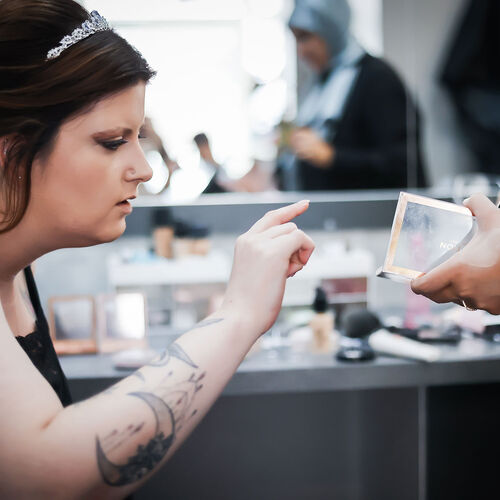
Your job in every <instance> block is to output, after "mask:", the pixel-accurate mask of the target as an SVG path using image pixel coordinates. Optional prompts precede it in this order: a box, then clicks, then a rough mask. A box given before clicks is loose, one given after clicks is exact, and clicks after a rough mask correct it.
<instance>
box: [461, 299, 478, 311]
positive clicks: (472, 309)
mask: <svg viewBox="0 0 500 500" xmlns="http://www.w3.org/2000/svg"><path fill="white" fill-rule="evenodd" d="M460 300H461V301H462V304H463V306H464V307H465V309H467V311H477V309H476V308H475V307H470V306H468V305H467V302H465V300H464V299H460Z"/></svg>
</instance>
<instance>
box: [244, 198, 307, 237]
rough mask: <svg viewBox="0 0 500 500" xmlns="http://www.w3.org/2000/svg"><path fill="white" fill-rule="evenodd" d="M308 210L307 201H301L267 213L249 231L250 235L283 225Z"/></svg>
mask: <svg viewBox="0 0 500 500" xmlns="http://www.w3.org/2000/svg"><path fill="white" fill-rule="evenodd" d="M308 208H309V200H302V201H299V202H297V203H294V204H293V205H287V206H285V207H282V208H278V209H277V210H272V211H271V212H267V214H266V215H264V217H262V219H259V220H258V221H257V222H256V223H255V224H254V225H253V226H252V227H251V228H250V230H249V232H250V233H261V232H262V231H265V230H266V229H269V228H271V227H273V226H277V225H279V224H285V223H287V222H289V221H291V220H292V219H294V218H295V217H297V216H299V215H301V214H303V213H304V212H305V211H306V210H307V209H308Z"/></svg>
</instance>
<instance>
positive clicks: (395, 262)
mask: <svg viewBox="0 0 500 500" xmlns="http://www.w3.org/2000/svg"><path fill="white" fill-rule="evenodd" d="M476 228H477V225H476V221H475V218H474V217H473V216H472V213H471V211H470V210H469V209H468V208H466V207H463V206H459V205H455V204H454V203H449V202H446V201H440V200H435V199H433V198H427V197H425V196H419V195H414V194H409V193H400V195H399V200H398V205H397V207H396V213H395V215H394V221H393V223H392V231H391V239H390V241H389V246H388V249H387V254H386V257H385V262H384V265H383V266H382V267H381V268H380V269H379V270H378V271H377V276H379V277H381V278H389V279H392V280H394V281H398V282H404V283H406V282H408V281H410V280H412V279H414V278H417V277H418V276H420V275H421V274H422V273H426V272H428V271H430V270H431V269H434V268H435V267H436V266H438V265H439V264H441V263H443V262H445V261H446V260H448V259H449V258H450V257H451V256H452V255H454V254H455V253H457V252H458V251H460V250H461V249H462V248H463V247H464V246H465V245H466V244H467V243H469V241H470V240H471V239H472V238H473V236H474V234H475V233H476Z"/></svg>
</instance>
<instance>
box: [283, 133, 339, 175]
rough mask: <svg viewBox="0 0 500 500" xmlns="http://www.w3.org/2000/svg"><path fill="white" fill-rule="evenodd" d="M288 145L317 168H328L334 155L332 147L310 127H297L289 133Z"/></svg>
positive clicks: (302, 158)
mask: <svg viewBox="0 0 500 500" xmlns="http://www.w3.org/2000/svg"><path fill="white" fill-rule="evenodd" d="M290 146H291V148H292V150H293V152H294V153H295V154H296V155H297V156H298V157H299V158H300V159H301V160H304V161H307V162H309V163H312V164H313V165H315V166H316V167H318V168H329V167H331V165H332V162H333V159H334V157H335V150H334V149H333V147H332V146H331V145H330V144H328V143H327V142H325V141H324V140H323V139H322V138H321V137H319V135H318V134H316V132H314V130H312V129H310V128H298V129H296V130H294V131H293V132H292V133H291V136H290Z"/></svg>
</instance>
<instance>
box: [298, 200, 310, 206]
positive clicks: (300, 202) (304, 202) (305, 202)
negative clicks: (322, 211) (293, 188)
mask: <svg viewBox="0 0 500 500" xmlns="http://www.w3.org/2000/svg"><path fill="white" fill-rule="evenodd" d="M310 202H311V200H302V201H299V205H309V203H310Z"/></svg>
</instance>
